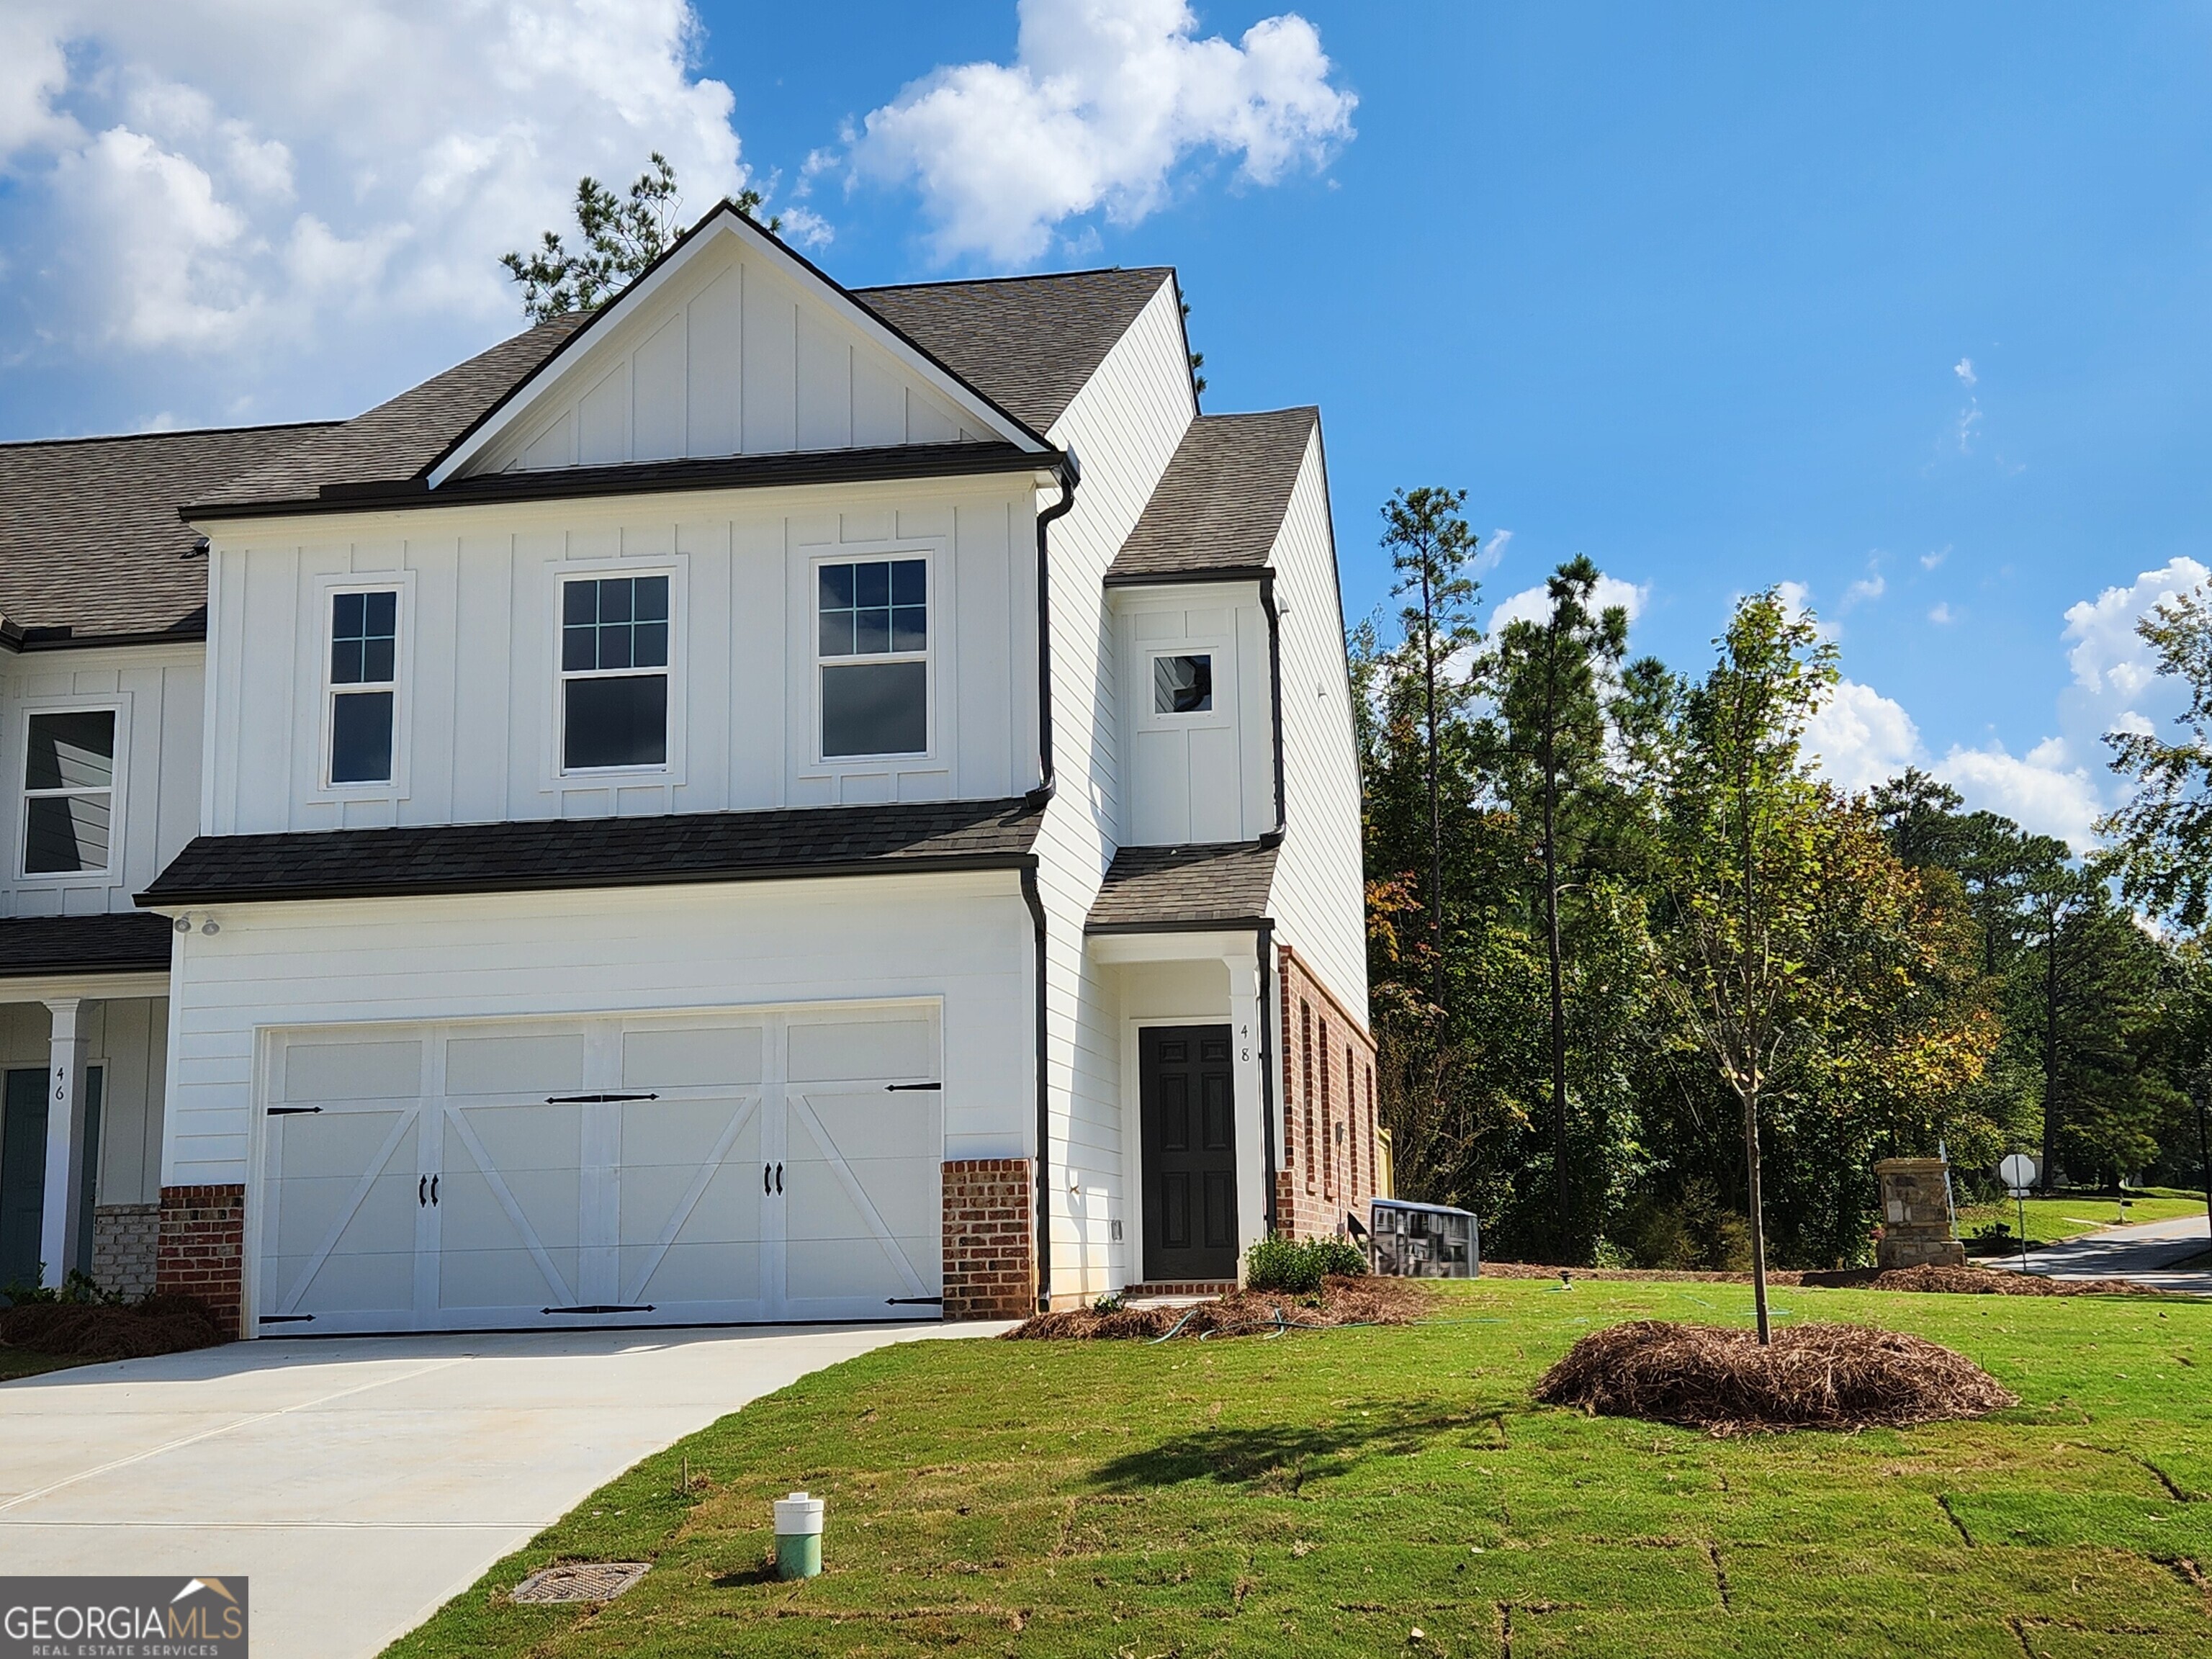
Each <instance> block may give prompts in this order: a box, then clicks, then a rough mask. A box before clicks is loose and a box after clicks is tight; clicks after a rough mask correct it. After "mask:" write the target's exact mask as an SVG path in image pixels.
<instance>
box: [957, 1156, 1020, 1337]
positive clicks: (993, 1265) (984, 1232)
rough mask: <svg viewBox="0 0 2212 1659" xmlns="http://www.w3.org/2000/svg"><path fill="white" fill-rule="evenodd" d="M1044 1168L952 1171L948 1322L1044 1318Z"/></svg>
mask: <svg viewBox="0 0 2212 1659" xmlns="http://www.w3.org/2000/svg"><path fill="white" fill-rule="evenodd" d="M1036 1296H1037V1272H1036V1164H1034V1163H1033V1162H1032V1161H1031V1160H1030V1159H1029V1158H960V1159H957V1160H952V1161H948V1162H947V1163H946V1164H945V1317H946V1318H947V1319H1026V1318H1028V1317H1029V1316H1030V1315H1031V1314H1033V1313H1035V1312H1036Z"/></svg>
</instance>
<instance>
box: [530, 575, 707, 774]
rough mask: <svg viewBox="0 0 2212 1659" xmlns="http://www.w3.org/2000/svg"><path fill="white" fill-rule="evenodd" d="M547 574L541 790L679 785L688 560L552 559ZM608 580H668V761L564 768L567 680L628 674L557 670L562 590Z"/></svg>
mask: <svg viewBox="0 0 2212 1659" xmlns="http://www.w3.org/2000/svg"><path fill="white" fill-rule="evenodd" d="M547 569H548V572H549V574H550V577H551V585H550V586H549V587H548V588H547V590H546V603H547V605H549V606H550V609H549V611H548V612H547V615H546V625H545V633H546V670H547V672H546V682H545V683H546V687H547V692H546V713H545V744H544V774H545V779H546V783H545V787H547V788H548V789H554V790H558V789H571V788H578V787H603V786H619V785H622V784H625V783H638V784H653V785H659V786H662V787H676V786H678V785H680V784H681V783H683V781H684V738H685V729H686V726H687V722H686V720H685V719H684V714H685V710H686V708H687V707H688V704H689V701H690V700H689V698H688V697H686V696H685V695H684V687H685V674H684V645H685V642H686V641H687V640H688V639H689V637H690V626H689V624H688V622H687V620H686V618H687V614H688V611H687V602H688V595H687V594H686V592H685V589H686V587H687V586H688V585H689V584H688V578H689V576H690V562H689V561H687V560H686V559H685V558H684V556H683V555H681V554H678V555H677V556H674V557H672V558H671V557H669V556H665V555H663V556H658V557H650V558H648V557H639V556H620V555H617V556H609V557H604V558H593V559H556V560H555V561H553V562H551V563H550V565H549V566H548V567H547ZM612 576H665V577H667V578H668V665H667V667H666V668H665V669H663V670H662V671H661V672H663V673H665V675H666V676H667V677H668V758H667V759H666V760H665V761H664V762H662V763H660V764H659V765H658V766H589V767H568V766H564V765H562V760H561V757H562V752H563V750H565V749H566V748H567V746H568V744H567V737H568V682H569V681H570V680H571V679H602V678H611V677H615V676H619V675H623V674H625V673H628V672H629V671H628V670H625V669H614V670H600V669H594V670H592V671H589V672H585V671H577V672H574V673H571V672H570V671H568V670H567V669H564V668H563V667H562V666H561V618H562V598H563V595H562V586H564V584H566V583H568V582H572V581H604V580H607V579H608V578H609V577H612Z"/></svg>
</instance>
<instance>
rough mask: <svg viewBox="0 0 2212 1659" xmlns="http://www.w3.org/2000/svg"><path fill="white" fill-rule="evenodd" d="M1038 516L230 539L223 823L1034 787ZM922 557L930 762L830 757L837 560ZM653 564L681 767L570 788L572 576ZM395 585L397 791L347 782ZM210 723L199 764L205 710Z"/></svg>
mask: <svg viewBox="0 0 2212 1659" xmlns="http://www.w3.org/2000/svg"><path fill="white" fill-rule="evenodd" d="M1035 511H1036V508H1035V495H1034V492H1033V489H1032V487H1031V485H1030V480H1029V478H1028V477H1027V476H1026V475H1018V476H1017V477H1012V478H1005V477H1001V478H978V479H972V480H957V481H937V482H915V483H903V484H896V485H893V484H870V485H855V486H852V487H849V488H847V489H840V490H836V491H831V490H824V489H815V490H782V491H774V492H769V491H756V492H739V491H729V492H722V493H719V494H716V495H683V496H672V495H671V496H666V497H659V498H655V497H643V498H632V499H630V500H629V501H568V502H558V503H532V504H530V505H528V506H527V507H515V508H512V509H497V508H491V507H466V508H457V509H441V508H428V509H423V510H421V511H418V512H415V513H386V514H381V515H363V516H362V518H361V519H359V520H349V521H348V522H347V524H346V525H345V526H337V525H336V524H335V523H333V522H331V521H327V520H325V521H317V520H306V521H298V520H295V521H293V522H292V523H291V524H289V525H286V526H270V527H268V528H265V529H258V530H257V529H254V528H252V527H245V528H242V529H240V531H238V532H225V534H224V536H223V538H222V539H219V540H218V542H217V544H216V548H215V550H214V552H213V554H212V558H213V560H214V562H215V564H216V591H217V602H218V614H219V615H220V616H221V617H222V627H223V629H225V634H224V636H223V640H222V647H221V651H220V653H219V664H220V665H219V668H218V671H217V672H216V683H215V686H214V690H213V707H214V718H215V730H216V732H217V734H218V737H217V740H216V743H215V744H213V745H211V749H210V768H211V771H212V779H211V783H210V787H209V789H208V790H207V792H206V799H205V807H204V810H205V811H206V813H207V823H208V827H209V829H210V831H211V832H213V833H216V834H223V835H234V834H244V833H250V832H255V831H270V830H289V829H338V828H347V827H359V826H369V825H379V824H427V823H484V822H492V821H497V820H504V819H528V818H543V817H605V816H610V815H615V814H643V813H657V812H671V811H726V810H744V809H749V808H759V807H771V806H783V805H830V804H835V803H839V802H859V801H872V800H878V801H879V800H937V799H953V798H966V799H992V798H996V797H1002V796H1007V795H1015V794H1019V793H1022V792H1023V791H1024V790H1025V789H1027V788H1029V787H1030V786H1031V785H1032V784H1033V783H1034V782H1035V781H1036V759H1035V756H1036V670H1035V654H1034V653H1035V649H1036V646H1035V635H1036V569H1035V567H1036V556H1035V552H1034V536H1033V532H1032V530H1031V527H1030V526H1032V524H1033V522H1034V519H1033V514H1034V513H1035ZM915 554H920V555H922V556H926V557H927V558H928V560H929V561H930V567H931V576H930V584H931V595H930V620H929V633H930V649H931V662H930V674H931V683H930V710H931V738H930V746H929V750H928V752H927V753H926V754H923V755H919V756H905V757H893V758H889V759H882V760H839V761H823V760H822V759H820V758H819V741H818V730H819V727H818V722H819V719H820V711H819V701H818V681H817V673H816V656H815V630H816V617H815V588H816V580H815V574H814V573H815V568H816V566H817V563H819V562H822V561H823V560H825V559H828V560H836V559H843V558H861V559H866V558H880V557H889V556H912V555H915ZM629 571H641V572H642V571H652V572H661V571H665V572H666V573H667V574H669V575H670V577H671V606H672V609H673V611H674V616H675V623H676V626H675V629H674V630H673V643H672V645H671V664H670V677H669V678H670V708H669V763H668V765H667V766H666V767H665V769H657V770H654V771H651V772H647V771H640V772H637V773H625V774H620V775H604V776H564V775H562V772H561V769H560V765H559V744H558V734H557V725H558V718H559V690H558V683H559V676H558V671H557V657H556V644H557V639H556V636H557V634H558V630H559V617H557V615H556V611H555V606H556V602H557V592H556V582H557V580H558V579H559V578H560V577H561V576H562V575H563V574H572V575H580V574H595V573H596V574H624V573H625V572H629ZM384 575H388V576H390V578H391V579H392V581H393V583H394V585H395V586H397V587H398V588H399V589H400V591H401V592H402V594H403V598H402V601H401V606H400V629H401V647H400V659H401V678H400V683H399V690H398V715H397V721H398V730H397V738H396V746H397V750H398V753H397V757H396V767H397V769H396V775H395V778H394V781H393V782H392V785H391V786H390V787H355V788H347V789H331V788H328V787H325V786H324V784H323V781H322V780H323V775H324V774H323V768H324V765H325V756H324V753H323V745H324V714H323V704H324V698H325V684H324V679H325V650H324V647H323V644H322V641H323V639H324V635H325V632H326V630H327V629H328V626H329V623H328V615H329V605H330V593H331V586H332V584H333V583H334V582H345V583H357V582H360V581H362V580H374V579H375V578H377V577H379V576H384ZM193 718H194V721H195V724H194V726H193V727H192V729H191V734H190V738H191V740H190V742H189V743H188V744H187V752H189V753H191V754H194V755H195V756H196V755H197V747H198V740H197V723H196V722H197V709H195V711H194V717H193ZM241 732H243V733H246V734H248V735H247V736H246V739H245V740H244V741H240V737H239V734H240V733H241ZM163 752H164V753H165V754H166V753H169V752H172V750H170V749H169V747H168V746H167V744H165V745H164V750H163ZM178 844H179V845H181V841H179V843H178ZM174 850H175V848H174V847H169V848H166V851H167V852H172V853H173V851H174ZM158 868H159V866H158V865H155V866H151V867H149V868H148V869H146V870H145V871H144V872H143V873H142V874H141V875H140V876H139V877H138V878H137V885H138V886H140V887H143V885H144V884H146V882H147V881H149V880H150V879H151V878H152V876H153V874H154V872H155V870H156V869H158ZM127 902H128V897H127V894H126V895H125V904H126V905H127Z"/></svg>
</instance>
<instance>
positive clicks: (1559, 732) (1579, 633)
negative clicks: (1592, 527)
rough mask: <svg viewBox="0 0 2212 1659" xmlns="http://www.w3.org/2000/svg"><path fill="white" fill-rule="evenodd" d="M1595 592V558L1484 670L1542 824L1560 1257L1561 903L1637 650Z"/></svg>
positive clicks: (1516, 782)
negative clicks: (1628, 663) (1610, 710)
mask: <svg viewBox="0 0 2212 1659" xmlns="http://www.w3.org/2000/svg"><path fill="white" fill-rule="evenodd" d="M1597 584H1598V568H1597V566H1596V565H1595V564H1594V563H1592V562H1590V560H1589V558H1588V557H1587V556H1577V557H1576V558H1573V559H1571V560H1569V561H1568V562H1566V563H1565V564H1563V565H1561V566H1560V567H1559V568H1558V570H1556V571H1555V572H1553V574H1552V576H1551V578H1550V580H1548V581H1547V583H1546V585H1545V597H1546V598H1547V600H1548V601H1549V603H1550V610H1549V611H1547V614H1546V615H1545V617H1544V618H1543V619H1542V620H1541V621H1534V620H1520V621H1516V622H1512V623H1508V624H1507V625H1506V626H1505V627H1504V629H1501V630H1500V631H1499V635H1498V641H1497V643H1496V645H1495V646H1494V647H1493V648H1492V651H1491V652H1490V653H1488V656H1487V658H1486V660H1485V662H1484V664H1483V672H1484V676H1485V678H1486V680H1487V682H1488V684H1489V685H1490V687H1491V690H1492V696H1493V697H1494V699H1495V702H1496V706H1497V713H1496V715H1495V717H1494V718H1493V719H1492V720H1490V721H1489V722H1486V724H1487V726H1488V727H1489V728H1490V732H1491V733H1492V747H1493V748H1494V750H1496V751H1497V752H1498V756H1499V757H1500V760H1501V762H1502V765H1501V767H1500V770H1501V771H1502V772H1503V773H1504V783H1505V787H1506V790H1507V793H1508V797H1509V799H1512V800H1513V801H1514V804H1515V806H1516V810H1518V811H1520V813H1521V816H1522V817H1523V819H1524V820H1527V819H1529V818H1533V820H1534V830H1535V838H1536V851H1537V857H1538V859H1539V860H1540V861H1541V873H1540V880H1539V887H1540V895H1541V926H1542V928H1543V949H1544V959H1545V988H1546V996H1547V1016H1548V1018H1547V1035H1548V1039H1549V1041H1548V1045H1547V1046H1548V1056H1547V1057H1548V1060H1549V1062H1550V1079H1549V1081H1550V1101H1549V1118H1550V1123H1551V1130H1552V1178H1553V1200H1554V1201H1553V1223H1554V1225H1555V1227H1556V1229H1557V1234H1556V1237H1557V1242H1558V1244H1559V1249H1560V1254H1561V1259H1562V1260H1566V1259H1568V1256H1569V1255H1570V1253H1572V1252H1573V1251H1574V1245H1573V1243H1571V1241H1572V1240H1574V1239H1575V1238H1576V1237H1577V1233H1578V1232H1579V1231H1585V1230H1586V1229H1584V1228H1583V1227H1582V1226H1580V1225H1578V1223H1580V1222H1581V1221H1582V1220H1583V1218H1582V1217H1581V1216H1580V1214H1579V1212H1581V1211H1582V1210H1583V1208H1585V1207H1586V1206H1585V1204H1584V1202H1583V1195H1582V1194H1580V1193H1579V1192H1578V1191H1577V1185H1578V1184H1579V1183H1578V1182H1577V1179H1576V1176H1577V1171H1578V1170H1581V1169H1584V1168H1586V1167H1587V1162H1586V1160H1577V1159H1575V1158H1572V1157H1571V1154H1570V1151H1569V1145H1568V1143H1569V1140H1570V1138H1571V1137H1570V1135H1569V1122H1568V1119H1569V1104H1568V1091H1567V1036H1568V1032H1567V1024H1568V1021H1567V977H1568V963H1567V952H1566V951H1565V946H1564V943H1563V939H1562V934H1561V925H1560V898H1561V894H1562V891H1563V888H1564V886H1565V884H1568V883H1569V882H1572V881H1576V878H1577V877H1578V876H1579V875H1581V874H1582V873H1583V872H1577V871H1576V870H1575V869H1574V867H1573V866H1575V865H1577V863H1578V862H1579V861H1580V860H1579V859H1578V857H1577V854H1579V853H1580V852H1581V851H1582V850H1583V847H1584V846H1585V845H1586V844H1587V842H1588V841H1589V839H1590V837H1589V836H1588V835H1587V834H1584V833H1581V832H1582V831H1583V829H1584V827H1585V825H1586V824H1587V823H1588V822H1589V820H1592V819H1595V818H1598V817H1601V816H1602V815H1603V813H1604V810H1605V805H1606V803H1605V802H1604V801H1603V799H1602V797H1603V796H1604V795H1605V794H1606V793H1607V788H1606V786H1607V781H1608V779H1607V738H1608V737H1609V735H1610V733H1611V722H1610V721H1609V720H1608V718H1607V704H1608V702H1609V701H1610V700H1611V699H1612V696H1613V685H1614V684H1615V682H1616V680H1617V677H1618V674H1619V671H1620V665H1621V662H1622V660H1623V659H1624V658H1625V657H1626V655H1627V653H1628V612H1627V611H1626V609H1625V608H1624V607H1622V606H1620V605H1608V606H1605V607H1602V608H1600V607H1598V606H1597V605H1595V595H1596V592H1597ZM1563 840H1565V842H1567V843H1568V845H1567V846H1566V847H1565V848H1564V849H1563V847H1562V842H1563ZM1577 884H1579V883H1578V882H1577Z"/></svg>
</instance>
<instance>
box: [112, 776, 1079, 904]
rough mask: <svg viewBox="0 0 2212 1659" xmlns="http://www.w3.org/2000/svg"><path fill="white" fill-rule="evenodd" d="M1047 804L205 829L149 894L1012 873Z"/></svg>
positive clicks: (233, 897)
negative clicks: (277, 830) (254, 832)
mask: <svg viewBox="0 0 2212 1659" xmlns="http://www.w3.org/2000/svg"><path fill="white" fill-rule="evenodd" d="M1042 821H1043V813H1042V808H1033V807H1031V806H1030V805H1028V804H1027V803H1026V802H1024V801H1023V800H1022V799H1019V798H1018V797H1017V798H1015V799H1007V800H980V801H978V800H963V801H927V802H911V803H899V804H896V805H884V806H799V807H779V808H775V809H773V810H770V811H755V812H683V813H676V814H672V815H669V816H665V817H641V818H583V819H562V818H551V819H532V820H529V821H525V822H509V823H453V824H432V825H427V826H424V827H422V828H410V829H327V830H307V831H295V832H289V833H284V834H276V835H259V836H198V837H197V838H196V839H194V840H193V841H191V842H190V843H188V844H187V845H186V846H185V850H184V851H183V852H181V853H179V854H177V856H176V858H175V860H173V862H172V863H171V864H170V866H169V867H168V868H167V869H166V870H164V871H163V872H161V874H160V875H159V876H157V877H155V879H154V884H153V885H152V886H151V887H149V888H148V889H147V890H145V891H144V892H143V893H141V894H140V895H139V896H138V902H140V903H141V904H209V903H215V902H239V901H243V900H258V899H319V898H364V897H386V896H407V895H424V894H451V893H505V892H524V891H532V890H546V889H555V888H585V887H657V886H666V885H670V884H677V883H685V882H701V881H744V880H757V879H761V878H769V877H794V876H805V875H850V874H861V873H876V874H884V875H890V874H896V873H898V872H903V871H909V870H941V869H1013V868H1016V867H1018V866H1020V864H1021V863H1022V861H1023V860H1024V859H1025V858H1026V857H1027V856H1028V854H1029V851H1030V844H1031V843H1032V842H1035V841H1036V832H1037V826H1038V824H1039V823H1042Z"/></svg>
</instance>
